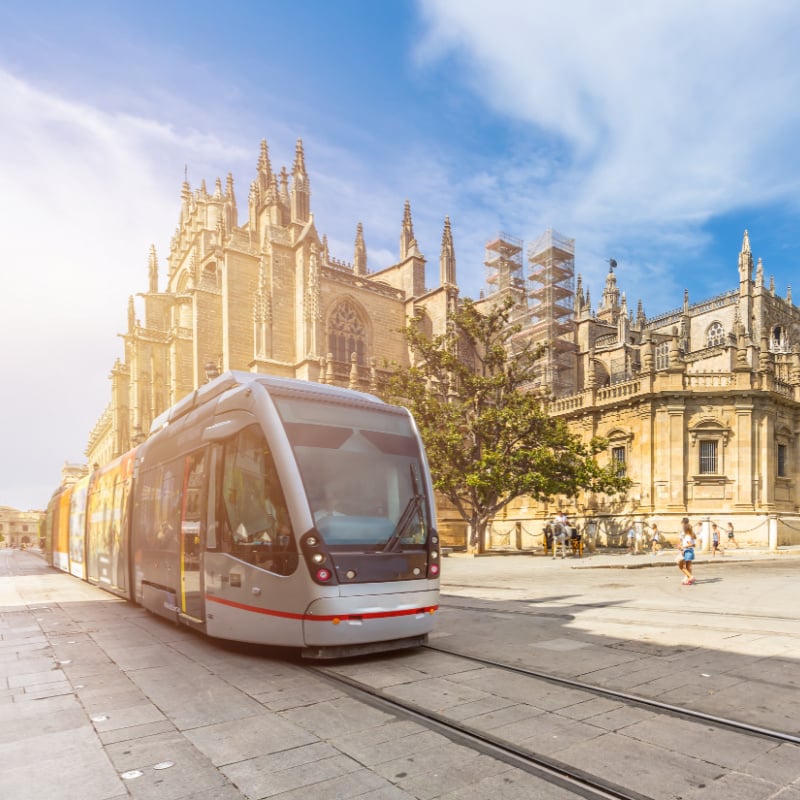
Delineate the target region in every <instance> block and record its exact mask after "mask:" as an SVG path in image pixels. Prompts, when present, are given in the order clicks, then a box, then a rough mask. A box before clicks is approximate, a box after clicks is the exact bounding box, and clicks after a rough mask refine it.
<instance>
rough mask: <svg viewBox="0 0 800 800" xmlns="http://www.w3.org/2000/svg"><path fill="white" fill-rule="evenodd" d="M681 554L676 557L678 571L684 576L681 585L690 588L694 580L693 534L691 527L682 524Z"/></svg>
mask: <svg viewBox="0 0 800 800" xmlns="http://www.w3.org/2000/svg"><path fill="white" fill-rule="evenodd" d="M679 546H680V548H681V554H680V555H679V556H678V569H679V570H680V571H681V572H682V573H683V574H684V575H685V576H686V577H685V578H684V579H683V580H682V581H681V583H682V584H683V585H684V586H691V585H692V584H693V583H694V582H695V580H694V575H692V562H693V561H694V534H693V533H692V526H691V525H689V524H688V523H687V524H684V526H683V533H681V540H680V542H679Z"/></svg>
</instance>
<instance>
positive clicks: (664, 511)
mask: <svg viewBox="0 0 800 800" xmlns="http://www.w3.org/2000/svg"><path fill="white" fill-rule="evenodd" d="M180 206H181V207H180V215H179V220H178V226H177V228H176V230H175V234H174V236H173V237H172V241H171V244H170V252H169V255H168V257H167V269H166V278H165V281H164V285H163V286H161V285H160V284H161V277H160V274H159V273H160V266H159V261H158V258H157V255H156V252H155V249H154V248H151V252H150V256H149V261H148V274H147V290H146V291H145V292H142V293H141V294H140V295H139V298H140V299H139V304H138V305H139V306H140V308H142V309H143V313H142V314H141V315H140V314H137V310H136V306H137V303H136V302H135V301H134V298H133V297H131V298H130V300H129V304H128V315H127V317H128V319H127V330H126V331H125V333H124V334H123V335H122V338H123V342H124V354H123V357H122V358H121V359H118V360H117V361H116V363H115V364H114V365H113V367H112V369H111V375H110V378H111V398H110V402H109V404H108V406H107V408H106V409H105V411H104V412H103V413H102V415H101V416H100V418H99V420H98V422H97V424H96V425H95V428H94V430H93V431H92V432H91V434H90V438H89V443H88V446H87V450H86V455H87V458H88V461H89V463H90V464H97V465H102V464H104V463H106V462H108V461H110V460H111V459H113V458H115V457H117V456H119V455H121V454H123V453H124V452H126V451H127V450H129V449H130V448H132V447H133V446H135V445H136V444H137V443H138V442H140V441H141V440H142V439H143V438H144V437H145V436H146V435H147V433H148V431H149V429H150V425H151V423H152V421H153V420H154V419H155V418H156V417H157V416H158V415H159V414H160V413H161V412H162V411H164V410H165V409H166V408H168V407H169V406H171V405H172V404H174V403H176V402H177V401H179V400H180V399H181V398H183V397H184V396H185V395H187V394H188V393H190V392H191V391H193V390H194V389H195V388H196V387H197V386H199V385H200V384H202V383H203V382H205V381H206V380H208V379H209V378H210V377H213V376H215V375H216V374H219V372H222V371H226V370H229V369H235V370H249V371H253V372H267V373H270V374H274V375H281V376H286V377H292V378H301V379H305V380H310V381H322V382H326V383H334V384H338V385H342V386H349V387H352V388H356V389H360V390H363V391H374V390H375V389H376V388H377V386H378V384H379V382H380V379H381V377H382V371H383V370H384V369H385V368H386V367H385V365H386V364H388V363H393V362H394V363H400V364H407V363H408V358H409V354H408V350H407V346H406V343H405V340H404V338H403V336H402V335H401V333H400V331H401V329H402V328H403V327H404V326H405V325H406V323H407V322H408V320H410V319H412V318H414V317H417V318H419V319H420V320H421V324H423V325H424V326H425V329H426V331H427V332H428V333H429V334H437V333H442V332H444V331H445V330H446V326H447V321H448V317H449V314H450V313H451V312H452V311H453V310H454V308H455V307H456V304H457V303H458V302H459V292H458V286H457V282H456V259H455V251H454V246H453V239H452V234H451V230H450V223H449V220H447V219H445V222H444V230H443V234H442V243H441V251H440V256H439V285H438V286H436V287H434V288H427V287H426V286H425V266H426V259H425V257H424V256H423V255H422V253H421V251H420V249H419V246H418V244H417V242H416V239H415V237H414V230H413V221H412V217H411V209H410V206H409V204H408V202H406V205H405V208H404V212H403V215H402V221H401V222H400V225H399V228H400V246H399V254H398V260H397V262H396V263H395V264H393V265H391V266H389V267H387V268H384V269H380V270H377V271H373V270H371V269H370V268H369V266H368V260H367V248H366V242H365V233H364V230H363V228H362V226H361V224H360V223H359V224H358V225H357V227H356V232H355V244H354V252H353V260H352V262H344V261H341V260H338V259H336V258H334V257H333V256H332V255H331V254H330V252H329V250H328V242H327V237H326V236H325V235H324V234H323V233H321V232H320V231H319V230H318V229H317V227H316V223H315V220H314V216H313V213H312V210H311V188H310V180H309V176H308V174H307V172H306V166H305V154H304V151H303V145H302V142H300V141H298V143H297V147H296V152H295V159H294V164H293V166H292V169H291V172H289V171H288V170H287V169H286V168H282V169H281V170H280V171H279V172H276V171H274V170H273V168H272V165H271V163H270V157H269V152H268V148H267V144H266V142H262V144H261V152H260V157H259V159H258V163H257V167H256V177H255V180H254V181H253V182H252V184H251V186H250V190H249V195H248V200H247V208H246V211H245V212H244V213H243V215H242V216H243V219H242V220H240V212H239V209H238V205H237V200H236V196H235V193H234V186H233V179H232V177H231V176H230V175H229V176H228V178H227V181H226V183H225V186H224V188H223V185H222V181H221V180H220V179H217V181H216V186H215V188H214V191H213V192H209V191H208V190H207V188H206V185H205V183H204V182H203V183H202V184H201V186H200V187H199V188H198V189H197V190H195V191H192V190H191V188H190V186H189V185H188V183H186V182H184V184H183V187H182V193H181V204H180ZM399 217H400V215H399V214H398V218H399ZM521 253H522V243H521V242H518V241H517V240H513V239H511V238H510V237H505V238H499V239H495V240H493V241H492V242H490V244H489V245H487V262H486V263H487V266H490V265H491V273H492V278H491V280H492V281H494V283H493V285H492V286H491V287H490V289H489V296H488V297H486V298H482V299H481V300H479V301H478V304H479V307H480V304H481V303H484V302H485V303H488V302H494V301H496V300H497V299H499V298H500V296H501V295H502V293H503V292H511V293H512V295H513V296H514V297H515V299H516V301H517V302H518V308H519V319H518V321H519V322H520V324H521V325H522V327H523V329H524V330H523V334H524V335H528V336H530V337H531V338H533V339H538V340H539V341H541V342H543V343H546V344H547V345H548V352H549V353H550V354H551V355H550V356H549V357H548V358H547V359H546V363H545V367H544V368H543V371H542V374H541V376H540V381H539V383H538V385H533V386H532V387H531V389H532V390H538V391H541V392H542V393H543V396H546V397H547V398H548V400H547V402H549V409H550V412H551V413H552V414H554V415H557V416H560V417H563V418H564V419H565V420H567V421H568V423H569V424H570V426H571V427H572V429H573V430H574V431H575V432H576V433H578V434H579V435H580V436H582V437H583V438H585V439H586V440H588V439H589V438H591V437H592V436H602V437H604V438H606V439H607V440H608V443H609V446H608V450H607V453H606V454H605V456H604V457H605V458H607V459H608V460H610V461H612V462H613V463H615V464H616V465H617V466H618V469H619V470H620V471H621V472H624V473H625V474H626V475H627V476H628V477H629V478H630V479H631V481H632V488H631V489H630V490H629V491H628V492H627V493H626V495H625V496H622V497H605V496H597V497H595V496H581V497H576V498H557V499H556V500H554V501H553V502H552V503H550V504H548V505H541V504H534V503H532V502H528V501H526V500H525V499H519V500H517V501H515V502H513V503H512V504H510V505H509V506H508V507H507V508H506V509H505V510H504V511H503V513H502V515H501V517H499V518H497V519H496V520H494V521H493V523H492V524H491V525H490V527H489V531H488V533H487V541H486V542H485V546H486V547H487V548H493V547H494V548H512V549H514V548H518V549H523V550H528V549H532V548H534V547H538V546H540V545H541V542H542V535H541V532H542V523H543V522H544V521H545V520H546V519H548V518H549V517H550V516H552V514H553V513H554V510H556V509H564V510H566V511H567V512H568V513H569V514H570V515H571V517H572V518H573V521H574V522H575V523H577V525H578V527H579V528H581V529H582V530H583V531H585V532H586V533H587V534H588V538H589V540H590V543H592V544H593V543H598V544H600V545H603V544H606V545H614V544H621V543H622V537H623V536H624V535H625V533H626V532H627V530H629V529H630V527H631V526H635V527H638V528H639V529H640V530H646V529H647V528H648V526H649V525H650V524H651V523H652V522H657V523H658V525H659V528H661V530H662V531H665V532H666V533H667V534H668V535H669V534H673V535H676V534H677V531H678V529H679V524H680V520H681V518H682V517H684V516H688V517H690V519H692V521H693V522H694V521H700V522H702V523H703V525H704V527H705V529H706V530H707V529H708V526H709V525H710V524H711V522H715V521H716V522H718V523H727V522H731V523H732V524H733V525H734V527H735V530H736V538H737V540H738V541H739V542H742V543H754V544H759V545H772V546H777V545H779V544H786V543H800V488H799V487H798V485H797V479H796V475H797V471H798V467H799V466H800V445H799V444H798V433H799V432H800V310H799V309H797V308H796V307H795V306H794V305H793V303H792V300H791V291H789V293H788V294H787V296H786V297H780V296H778V295H777V294H776V291H775V288H774V285H773V284H772V282H770V283H769V285H768V284H767V283H766V282H765V278H764V273H763V266H762V265H761V263H760V261H759V263H758V265H757V266H755V265H754V261H753V254H752V252H751V250H750V243H749V238H748V236H747V233H745V236H744V241H743V243H742V247H741V252H740V253H739V259H738V281H736V283H735V285H733V286H732V287H731V289H730V290H729V291H727V292H725V293H723V294H721V295H719V296H717V297H714V298H711V299H708V300H701V301H699V302H690V299H689V296H688V293H686V294H685V295H684V298H683V304H682V306H680V307H678V308H676V309H675V310H673V311H669V312H667V313H662V314H659V315H657V316H654V317H647V316H646V315H645V314H644V311H643V309H642V306H641V303H639V305H638V308H637V310H636V312H635V313H633V312H632V311H631V310H629V308H628V305H627V300H626V298H625V295H624V293H622V292H621V291H620V290H619V288H618V287H617V276H616V274H615V272H614V266H615V265H614V264H613V262H612V268H611V270H610V271H609V274H608V276H607V279H606V284H605V289H604V291H603V296H602V300H601V302H600V304H599V306H598V307H597V309H593V308H592V304H591V301H590V298H589V295H588V292H584V289H583V287H582V282H581V278H580V276H578V279H577V283H575V281H574V279H573V272H572V267H573V266H574V241H573V240H565V239H563V238H559V236H558V235H556V236H555V238H554V237H553V236H549V237H548V238H547V240H546V242H544V243H543V244H542V243H540V244H538V245H536V246H532V248H531V249H530V250H529V254H528V261H529V265H530V270H531V272H530V276H529V280H528V279H524V278H523V277H520V276H521V275H522V269H523V266H522V256H521ZM571 259H572V260H571ZM731 272H732V277H733V275H735V274H736V272H735V270H734V269H733V268H732V271H731ZM440 525H441V528H442V532H443V540H444V541H445V543H450V544H455V545H458V544H459V543H461V542H463V540H464V536H465V531H464V526H463V524H462V523H461V522H460V521H459V520H457V519H455V518H454V517H453V516H452V515H451V514H449V513H448V510H447V507H446V505H444V504H443V505H442V506H441V507H440ZM721 527H723V526H722V525H721ZM709 540H710V537H709Z"/></svg>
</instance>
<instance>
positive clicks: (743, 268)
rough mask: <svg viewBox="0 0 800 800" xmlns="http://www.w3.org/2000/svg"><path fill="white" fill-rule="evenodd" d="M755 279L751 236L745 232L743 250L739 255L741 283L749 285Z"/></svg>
mask: <svg viewBox="0 0 800 800" xmlns="http://www.w3.org/2000/svg"><path fill="white" fill-rule="evenodd" d="M752 277H753V251H752V250H751V249H750V235H749V234H748V233H747V231H746V230H745V232H744V237H743V238H742V250H741V252H740V253H739V283H744V282H747V283H748V284H749V283H750V281H751V280H752Z"/></svg>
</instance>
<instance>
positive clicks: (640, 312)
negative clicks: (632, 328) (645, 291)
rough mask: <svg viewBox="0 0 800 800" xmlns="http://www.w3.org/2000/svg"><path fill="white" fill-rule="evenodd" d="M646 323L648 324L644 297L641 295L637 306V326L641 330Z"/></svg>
mask: <svg viewBox="0 0 800 800" xmlns="http://www.w3.org/2000/svg"><path fill="white" fill-rule="evenodd" d="M646 324H647V317H646V316H645V313H644V306H643V305H642V299H641V297H640V298H639V303H638V305H637V306H636V327H637V328H639V329H640V330H641V329H642V328H644V326H645V325H646Z"/></svg>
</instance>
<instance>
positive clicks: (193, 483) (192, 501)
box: [181, 452, 206, 563]
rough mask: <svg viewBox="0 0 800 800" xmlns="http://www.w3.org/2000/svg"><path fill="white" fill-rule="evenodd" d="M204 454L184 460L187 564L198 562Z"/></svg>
mask: <svg viewBox="0 0 800 800" xmlns="http://www.w3.org/2000/svg"><path fill="white" fill-rule="evenodd" d="M203 456H204V453H202V452H200V453H195V454H194V455H191V456H189V457H188V458H187V459H186V495H185V497H184V498H183V507H184V511H183V521H182V522H181V534H182V537H183V555H184V560H185V561H187V562H193V563H199V561H200V532H201V523H202V510H203V505H202V501H203V488H204V479H205V463H206V462H205V458H204V457H203Z"/></svg>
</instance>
